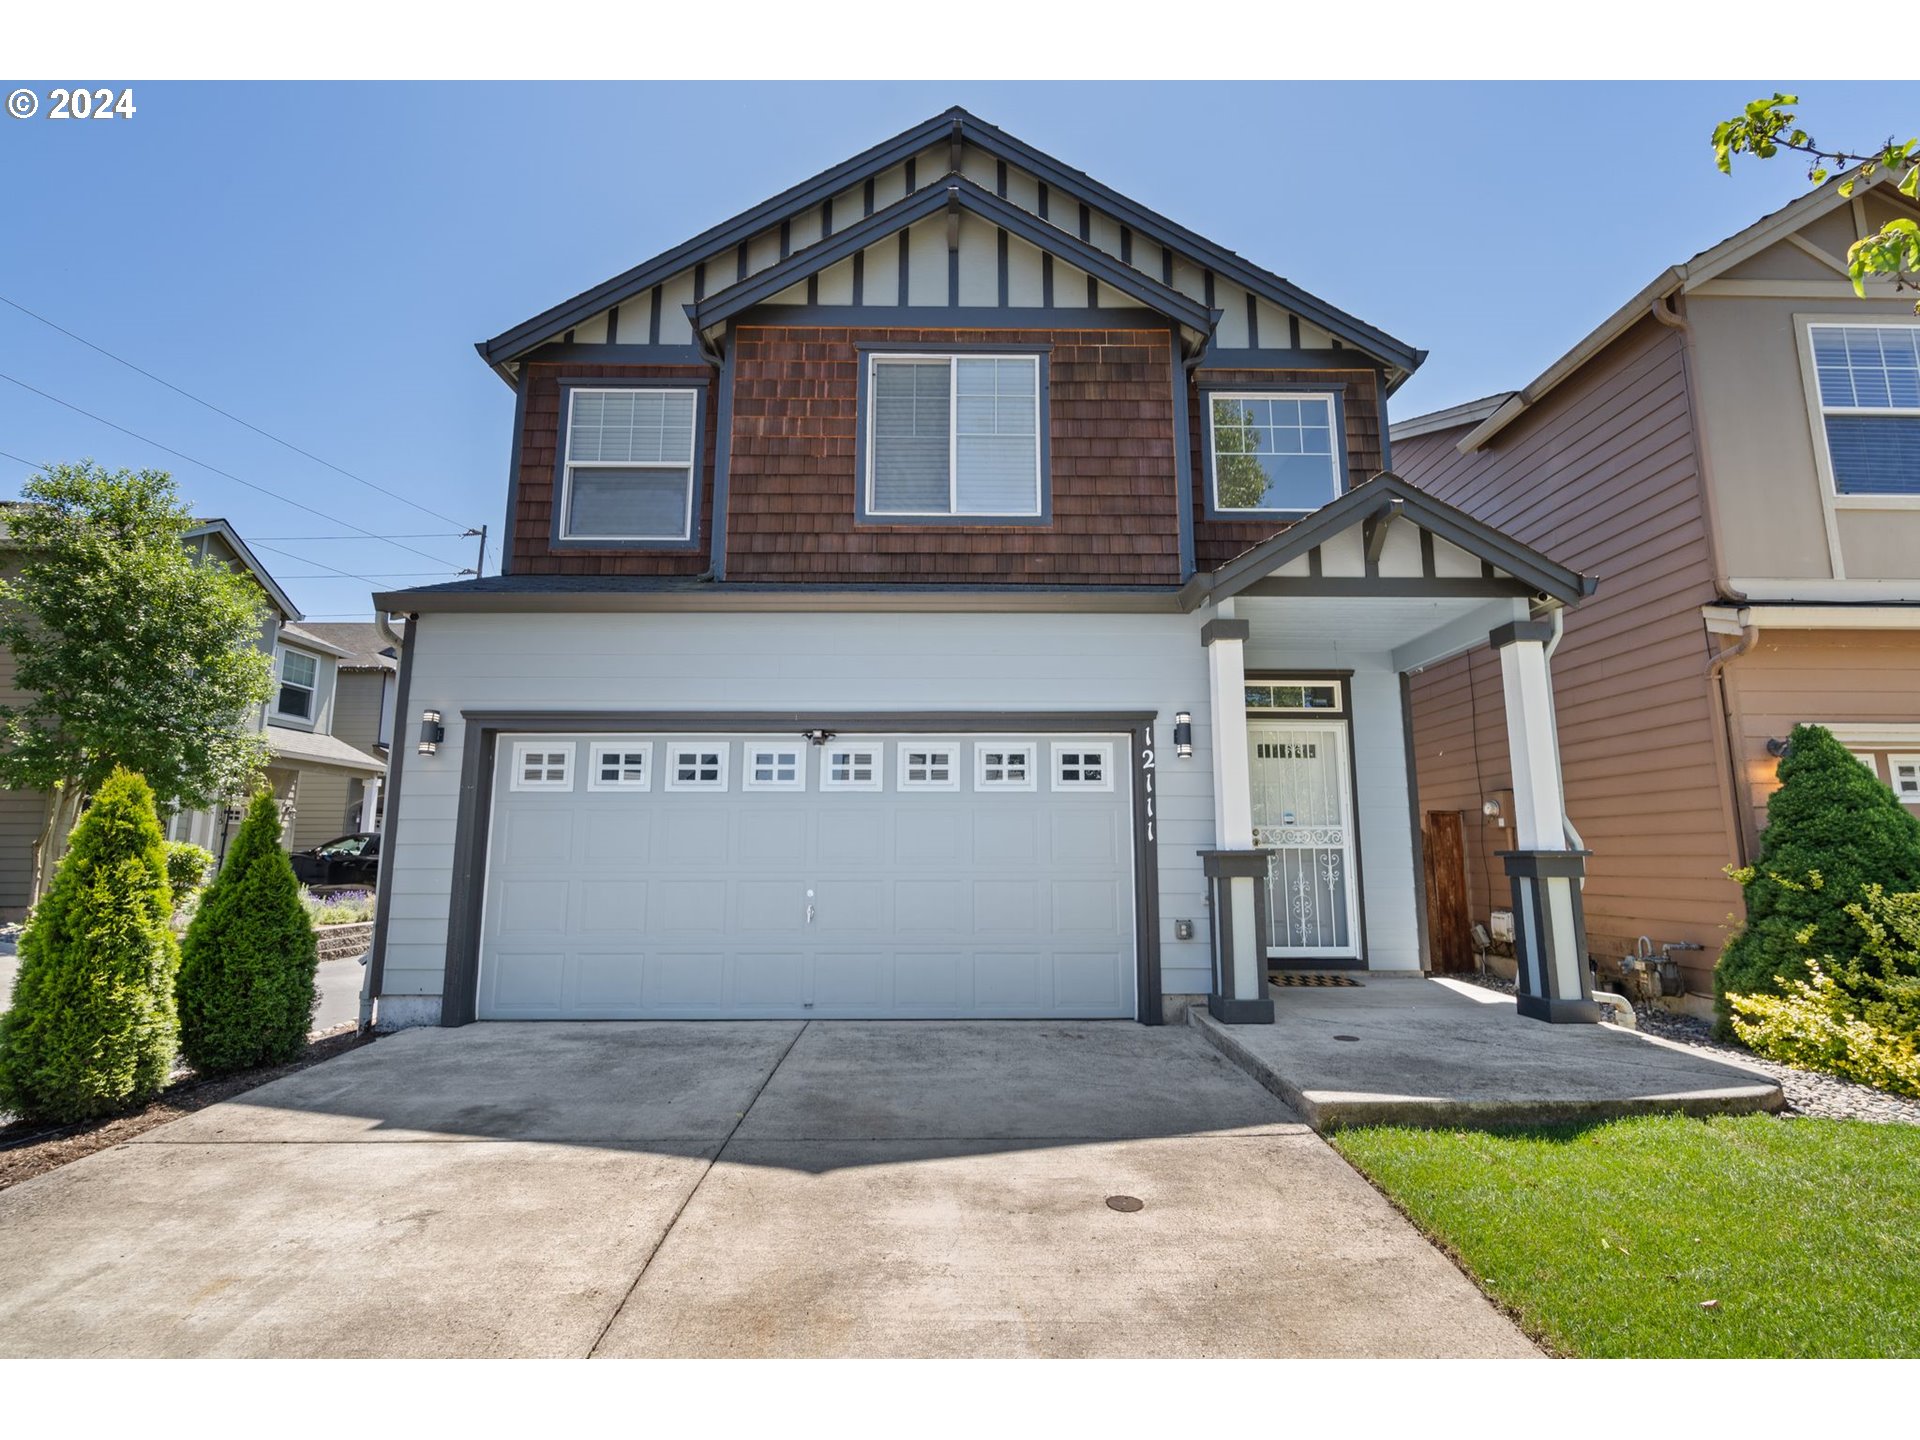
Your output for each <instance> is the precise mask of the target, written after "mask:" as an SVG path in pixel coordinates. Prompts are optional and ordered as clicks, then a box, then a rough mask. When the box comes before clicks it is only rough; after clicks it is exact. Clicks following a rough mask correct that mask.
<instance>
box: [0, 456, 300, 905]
mask: <svg viewBox="0 0 1920 1440" xmlns="http://www.w3.org/2000/svg"><path fill="white" fill-rule="evenodd" d="M21 493H22V495H23V497H24V499H25V500H26V502H27V503H26V504H24V505H20V506H17V507H15V508H13V509H11V510H9V511H8V512H7V515H6V524H7V530H8V532H9V533H8V543H9V544H10V545H11V546H12V547H13V548H17V549H18V550H19V551H20V552H21V554H22V558H23V563H22V565H21V569H20V573H19V575H18V577H17V578H15V579H11V580H0V644H5V645H6V646H7V648H8V649H10V650H11V651H12V652H13V657H14V664H15V683H16V684H17V685H18V686H19V688H20V689H21V690H22V691H24V692H25V693H26V694H27V695H28V696H29V697H30V698H28V699H27V700H26V701H24V702H23V703H21V704H18V705H13V706H6V707H0V784H5V785H8V786H12V787H15V788H18V789H29V790H44V791H46V792H47V793H48V794H49V795H51V796H52V797H53V800H52V803H51V804H50V805H49V806H48V814H47V820H46V826H45V828H44V830H43V831H42V833H41V837H40V842H39V845H38V846H37V847H36V859H35V872H34V891H35V894H36V896H37V895H38V893H39V890H40V888H41V884H42V882H43V880H44V876H45V873H46V869H47V867H48V865H49V863H50V862H51V860H52V859H53V858H54V854H55V852H56V847H57V846H58V845H59V844H60V841H61V839H62V837H63V836H64V835H65V834H66V831H67V828H68V826H69V825H71V824H72V821H73V818H74V817H75V816H76V815H77V814H78V813H79V809H80V806H81V804H82V802H83V800H84V797H85V796H86V795H87V794H89V793H90V792H91V791H92V790H93V789H94V787H95V786H97V785H99V784H100V782H101V781H103V780H104V779H105V778H106V777H107V776H108V775H109V774H110V773H111V772H112V771H113V770H114V768H115V767H116V766H121V765H124V766H126V767H127V768H128V769H130V770H136V771H138V772H140V773H141V774H142V775H144V776H145V777H146V779H147V781H148V783H149V784H150V785H151V786H152V787H153V789H154V791H155V793H156V794H157V795H158V796H159V797H160V800H161V803H162V804H164V805H166V806H168V807H170V808H171V807H178V808H183V809H199V808H201V807H204V806H208V805H212V804H216V803H219V802H220V801H222V800H224V799H225V798H226V797H227V796H229V795H234V794H243V793H245V791H246V789H247V788H248V786H249V785H250V783H251V780H252V777H253V775H254V774H255V773H256V772H257V771H258V769H259V768H260V766H261V765H262V764H264V762H265V758H266V742H265V740H264V739H262V738H261V737H260V736H259V735H258V734H255V733H252V732H251V730H250V728H249V726H248V725H247V723H246V722H247V719H248V715H249V712H250V711H251V710H252V709H253V707H254V706H256V705H259V704H261V703H263V702H264V701H265V700H266V698H267V697H268V695H269V694H270V693H271V674H272V660H271V658H270V657H269V656H268V655H267V654H266V653H265V652H264V651H263V650H262V649H261V648H260V627H261V624H262V622H263V620H264V616H265V612H264V609H263V606H262V604H261V601H260V597H259V591H258V589H257V587H256V586H255V585H254V584H253V582H252V581H250V580H248V579H247V578H246V577H245V576H243V575H240V574H236V573H235V572H234V571H232V570H230V569H228V568H227V567H226V566H225V565H222V564H221V563H219V562H218V561H217V560H214V559H211V558H203V557H199V556H196V555H194V554H192V553H191V552H190V551H189V550H188V549H187V548H186V546H185V544H184V543H183V541H184V537H185V534H186V531H187V530H188V529H189V528H190V527H191V526H192V524H193V517H192V516H191V515H190V514H189V513H188V511H187V508H186V506H185V505H183V504H182V503H181V502H180V500H179V499H178V498H177V497H176V495H175V493H174V488H173V480H172V477H170V476H169V475H167V474H166V473H165V472H164V471H159V470H142V471H139V472H138V473H135V472H133V471H129V470H120V471H114V472H109V471H107V470H105V469H104V468H102V467H100V466H97V465H95V464H93V463H92V462H91V461H83V462H81V463H80V464H78V465H52V466H48V467H47V468H46V470H45V472H44V473H42V474H40V475H37V476H35V477H34V478H33V479H32V480H30V481H28V482H27V484H26V485H25V487H24V488H23V490H22V492H21Z"/></svg>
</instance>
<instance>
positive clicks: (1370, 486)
mask: <svg viewBox="0 0 1920 1440" xmlns="http://www.w3.org/2000/svg"><path fill="white" fill-rule="evenodd" d="M1598 584H1599V581H1598V580H1597V579H1596V578H1595V577H1594V576H1591V575H1582V574H1580V573H1579V572H1578V571H1575V570H1570V569H1568V568H1567V567H1566V566H1564V565H1561V564H1559V563H1558V562H1557V561H1554V560H1551V559H1549V558H1548V557H1547V556H1545V555H1543V554H1541V553H1540V552H1539V551H1538V550H1535V549H1533V548H1532V547H1531V546H1528V545H1524V544H1522V543H1521V542H1520V541H1518V540H1515V539H1514V538H1513V537H1512V536H1510V535H1507V534H1505V533H1504V532H1502V531H1500V530H1498V529H1495V528H1494V527H1493V526H1491V525H1488V524H1486V523H1485V522H1483V521H1480V520H1476V519H1475V518H1474V517H1473V516H1471V515H1469V514H1467V513H1466V512H1465V511H1464V510H1458V509H1455V508H1454V507H1453V506H1451V505H1448V504H1446V503H1445V502H1444V501H1441V500H1436V499H1434V498H1433V496H1431V495H1428V494H1427V493H1426V492H1425V491H1423V490H1421V489H1419V488H1418V487H1417V486H1414V485H1412V484H1410V483H1409V482H1407V481H1405V480H1402V479H1401V478H1400V477H1399V476H1398V475H1395V474H1393V473H1392V472H1391V471H1383V472H1382V473H1380V474H1379V475H1376V476H1374V477H1373V479H1371V480H1369V481H1367V482H1366V483H1365V484H1363V485H1359V486H1356V487H1355V488H1354V489H1352V490H1349V491H1348V492H1347V493H1346V494H1345V495H1342V496H1341V497H1340V498H1339V499H1337V500H1334V501H1332V502H1331V503H1329V504H1326V505H1323V506H1321V507H1320V508H1319V509H1318V510H1316V511H1314V512H1313V513H1312V514H1311V515H1308V516H1307V517H1306V518H1304V519H1302V520H1300V521H1299V522H1297V523H1296V524H1294V525H1291V526H1289V527H1288V528H1287V529H1286V530H1284V531H1282V532H1281V533H1280V534H1278V535H1276V536H1274V537H1273V538H1272V539H1271V540H1267V541H1264V542H1262V543H1261V544H1259V545H1256V546H1254V547H1253V548H1252V549H1250V550H1247V551H1244V552H1243V553H1241V554H1239V555H1237V556H1235V557H1234V558H1233V559H1231V560H1229V561H1227V562H1226V564H1224V565H1222V566H1220V567H1219V568H1218V569H1215V570H1211V571H1208V572H1206V573H1203V574H1199V575H1196V576H1194V577H1193V579H1191V580H1189V581H1188V582H1187V583H1186V585H1185V586H1183V587H1182V589H1181V591H1180V603H1181V605H1182V607H1183V608H1184V609H1187V610H1197V609H1199V608H1200V607H1201V606H1202V605H1207V604H1217V603H1218V602H1220V601H1222V600H1226V599H1230V598H1231V597H1233V596H1236V595H1242V594H1245V595H1250V596H1275V597H1277V596H1286V597H1290V598H1297V599H1318V600H1323V601H1333V600H1352V599H1359V598H1366V597H1373V598H1378V599H1412V600H1421V601H1435V600H1448V599H1453V600H1474V599H1483V600H1492V599H1505V598H1513V599H1527V600H1535V601H1543V602H1544V601H1553V602H1558V603H1559V604H1562V605H1574V604H1578V603H1579V602H1580V601H1581V600H1582V599H1584V598H1585V597H1586V596H1588V595H1591V594H1592V593H1593V592H1594V590H1595V589H1596V588H1597V586H1598Z"/></svg>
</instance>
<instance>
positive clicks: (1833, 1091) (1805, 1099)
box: [1447, 975, 1920, 1125]
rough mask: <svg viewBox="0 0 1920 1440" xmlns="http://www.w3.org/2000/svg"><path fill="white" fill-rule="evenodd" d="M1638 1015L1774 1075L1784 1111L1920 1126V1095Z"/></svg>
mask: <svg viewBox="0 0 1920 1440" xmlns="http://www.w3.org/2000/svg"><path fill="white" fill-rule="evenodd" d="M1447 978H1448V979H1449V980H1465V981H1467V982H1468V983H1469V984H1473V985H1479V986H1482V987H1483V988H1485V989H1488V990H1498V991H1499V992H1500V993H1501V994H1503V995H1511V994H1513V993H1514V986H1513V982H1512V981H1511V980H1501V979H1497V978H1495V977H1494V976H1492V975H1449V976H1448V977H1447ZM1633 1013H1634V1018H1635V1019H1636V1020H1637V1021H1638V1022H1639V1025H1640V1028H1641V1030H1643V1031H1645V1032H1646V1033H1647V1034H1649V1035H1657V1036H1659V1037H1660V1039H1662V1040H1665V1041H1668V1042H1669V1043H1672V1044H1676V1045H1684V1046H1686V1047H1687V1048H1688V1049H1689V1050H1697V1051H1699V1052H1700V1053H1701V1054H1702V1055H1710V1056H1718V1057H1724V1058H1725V1059H1728V1060H1732V1061H1734V1062H1736V1063H1738V1064H1740V1065H1744V1066H1746V1067H1747V1068H1748V1069H1750V1070H1758V1071H1760V1072H1762V1073H1763V1074H1766V1075H1771V1076H1772V1077H1773V1078H1774V1079H1775V1080H1778V1081H1779V1082H1780V1089H1781V1092H1782V1093H1783V1094H1785V1096H1786V1097H1787V1108H1786V1112H1785V1113H1786V1114H1788V1115H1790V1116H1796V1115H1797V1116H1805V1117H1807V1118H1808V1119H1813V1120H1872V1121H1876V1122H1879V1123H1881V1124H1891V1125H1920V1100H1912V1099H1908V1098H1907V1097H1906V1096H1904V1095H1891V1094H1889V1093H1887V1092H1886V1091H1885V1090H1876V1089H1874V1088H1873V1087H1872V1086H1871V1085H1856V1084H1855V1083H1854V1082H1853V1081H1851V1080H1840V1079H1837V1078H1835V1077H1834V1076H1832V1075H1822V1074H1820V1073H1819V1072H1818V1071H1814V1070H1801V1069H1798V1068H1797V1067H1795V1066H1792V1065H1783V1064H1781V1063H1780V1062H1779V1061H1778V1060H1768V1059H1766V1058H1764V1057H1762V1056H1759V1055H1756V1054H1754V1053H1753V1052H1752V1051H1751V1050H1748V1049H1747V1048H1746V1047H1744V1046H1741V1045H1734V1044H1730V1043H1729V1042H1727V1041H1725V1040H1716V1039H1714V1038H1713V1026H1712V1025H1711V1024H1709V1023H1708V1022H1707V1021H1705V1020H1701V1019H1699V1018H1697V1017H1696V1016H1692V1015H1675V1014H1673V1013H1672V1012H1671V1011H1668V1010H1663V1009H1661V1008H1660V1007H1659V1006H1657V1005H1635V1006H1634V1007H1633Z"/></svg>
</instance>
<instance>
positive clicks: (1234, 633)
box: [1200, 619, 1253, 646]
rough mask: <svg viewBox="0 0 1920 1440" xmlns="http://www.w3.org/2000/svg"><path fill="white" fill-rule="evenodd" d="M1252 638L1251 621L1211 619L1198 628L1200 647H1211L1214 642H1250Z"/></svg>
mask: <svg viewBox="0 0 1920 1440" xmlns="http://www.w3.org/2000/svg"><path fill="white" fill-rule="evenodd" d="M1252 638H1253V622H1252V621H1251V620H1221V619H1213V620H1209V621H1207V623H1206V624H1204V625H1202V626H1201V627H1200V644H1201V645H1202V646H1207V645H1211V644H1213V642H1214V641H1216V640H1251V639H1252Z"/></svg>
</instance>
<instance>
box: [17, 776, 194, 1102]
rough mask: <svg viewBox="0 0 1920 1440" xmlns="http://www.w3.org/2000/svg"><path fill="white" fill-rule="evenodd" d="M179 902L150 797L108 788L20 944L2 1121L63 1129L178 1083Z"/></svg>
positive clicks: (122, 780) (140, 785)
mask: <svg viewBox="0 0 1920 1440" xmlns="http://www.w3.org/2000/svg"><path fill="white" fill-rule="evenodd" d="M172 915H173V892H172V890H171V889H170V887H169V886H168V884H167V854H166V848H165V842H164V841H162V839H161V832H160V820H159V817H158V816H157V815H156V814H155V813H154V807H153V791H152V790H151V789H150V788H149V787H148V785H147V782H146V781H145V780H144V779H142V778H141V777H140V776H138V775H136V774H134V773H133V772H132V771H131V770H127V769H124V768H123V769H118V770H115V771H114V772H113V774H112V775H111V776H109V777H108V778H107V780H106V781H105V782H104V783H103V784H102V785H101V786H100V789H99V790H98V791H97V792H96V793H95V795H94V797H93V803H92V804H91V805H89V806H88V807H87V811H86V813H85V814H84V815H82V816H81V817H80V823H79V824H78V825H76V826H75V827H74V830H73V835H72V837H71V839H70V840H69V842H68V850H67V854H66V857H65V858H64V859H63V860H62V861H61V862H60V868H59V869H58V870H57V871H55V872H54V877H53V884H52V885H51V886H49V887H48V889H47V893H46V895H45V897H44V898H42V900H41V901H40V903H39V904H38V905H37V906H35V907H34V911H33V916H32V918H31V919H30V920H28V922H27V928H26V932H25V933H24V934H23V935H22V936H21V937H20V975H19V979H18V980H17V981H16V983H15V985H14V991H13V1008H12V1009H11V1010H9V1011H8V1012H7V1013H6V1014H5V1015H4V1016H0V1109H7V1110H12V1111H14V1112H16V1113H17V1114H19V1115H21V1116H23V1117H25V1118H27V1119H29V1120H44V1121H53V1122H55V1123H58V1124H67V1123H72V1122H74V1121H80V1120H92V1119H96V1118H98V1117H100V1116H103V1115H112V1114H114V1113H116V1112H118V1111H122V1110H125V1109H128V1108H130V1107H132V1106H135V1105H138V1104H141V1103H143V1102H145V1101H146V1100H149V1099H151V1098H152V1097H153V1096H154V1095H156V1094H158V1093H159V1092H160V1090H161V1089H162V1088H163V1087H164V1086H165V1085H166V1083H167V1081H168V1079H169V1078H170V1077H171V1075H172V1072H173V1053H174V1037H175V1018H174V1007H173V978H174V969H175V966H176V965H177V964H178V963H179V951H178V949H177V947H176V946H175V943H174V939H173V932H172V931H171V930H170V929H169V928H168V925H167V922H168V921H169V920H170V919H171V918H172Z"/></svg>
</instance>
